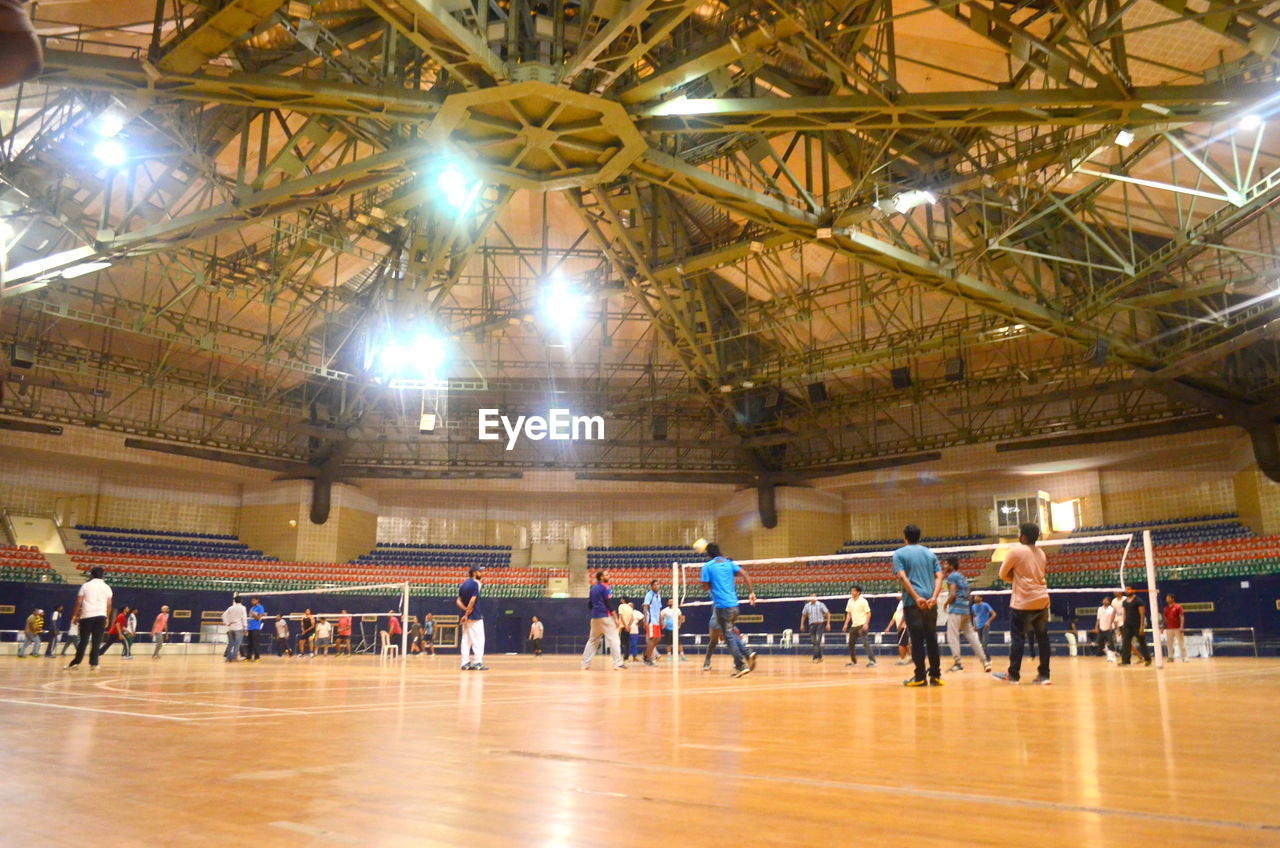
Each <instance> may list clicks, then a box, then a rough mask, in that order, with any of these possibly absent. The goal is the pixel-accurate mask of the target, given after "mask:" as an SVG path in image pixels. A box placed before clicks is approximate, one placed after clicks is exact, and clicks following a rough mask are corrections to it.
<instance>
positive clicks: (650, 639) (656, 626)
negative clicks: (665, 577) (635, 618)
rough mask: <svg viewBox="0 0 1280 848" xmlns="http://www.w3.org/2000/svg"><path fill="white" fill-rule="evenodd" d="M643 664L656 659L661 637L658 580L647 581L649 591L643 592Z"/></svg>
mask: <svg viewBox="0 0 1280 848" xmlns="http://www.w3.org/2000/svg"><path fill="white" fill-rule="evenodd" d="M644 621H645V631H644V638H645V642H644V664H645V665H653V664H654V662H655V661H656V660H657V659H658V642H659V641H661V639H662V593H661V592H659V591H658V581H657V580H650V581H649V591H647V592H645V593H644Z"/></svg>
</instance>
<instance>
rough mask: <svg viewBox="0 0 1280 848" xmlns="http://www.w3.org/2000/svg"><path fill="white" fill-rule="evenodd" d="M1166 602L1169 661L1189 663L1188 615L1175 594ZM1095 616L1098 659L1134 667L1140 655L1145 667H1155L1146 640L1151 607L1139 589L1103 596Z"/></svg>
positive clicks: (1129, 588)
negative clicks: (1134, 662)
mask: <svg viewBox="0 0 1280 848" xmlns="http://www.w3.org/2000/svg"><path fill="white" fill-rule="evenodd" d="M1164 598H1165V606H1164V613H1163V617H1164V630H1165V634H1166V635H1167V638H1168V645H1169V659H1170V660H1173V659H1181V660H1182V661H1183V662H1186V661H1187V637H1186V632H1185V631H1186V622H1187V614H1186V611H1185V610H1184V609H1183V607H1182V604H1180V603H1178V600H1177V598H1175V597H1174V596H1173V595H1172V594H1167V595H1165V596H1164ZM1094 616H1095V617H1094V625H1093V631H1092V632H1093V638H1094V649H1095V653H1096V654H1097V655H1098V656H1100V657H1103V656H1105V657H1106V658H1107V662H1112V663H1113V662H1117V661H1118V663H1119V664H1120V665H1131V664H1132V662H1133V654H1134V653H1135V652H1136V653H1137V655H1138V656H1139V657H1140V658H1141V659H1142V663H1143V665H1151V650H1150V648H1148V647H1147V639H1146V633H1147V605H1146V603H1145V602H1144V601H1143V599H1142V595H1141V593H1140V592H1138V590H1137V589H1136V588H1134V587H1133V586H1129V587H1128V588H1126V589H1125V590H1124V591H1122V592H1116V593H1115V594H1114V595H1103V596H1102V600H1101V601H1100V602H1099V603H1098V609H1097V612H1096V613H1095V614H1094Z"/></svg>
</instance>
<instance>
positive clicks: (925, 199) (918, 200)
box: [893, 189, 938, 214]
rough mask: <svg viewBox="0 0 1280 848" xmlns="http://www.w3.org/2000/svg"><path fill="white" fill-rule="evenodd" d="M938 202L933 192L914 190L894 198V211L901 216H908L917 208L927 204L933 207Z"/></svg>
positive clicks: (896, 195)
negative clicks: (907, 214) (908, 213)
mask: <svg viewBox="0 0 1280 848" xmlns="http://www.w3.org/2000/svg"><path fill="white" fill-rule="evenodd" d="M937 202H938V198H937V197H936V196H934V194H933V192H931V191H924V190H922V189H912V190H911V191H904V192H901V193H899V194H895V195H894V196H893V211H894V212H897V213H899V214H906V213H907V212H910V211H911V210H912V209H915V208H916V207H917V206H923V205H925V204H926V203H928V204H929V205H930V206H932V205H933V204H935V203H937Z"/></svg>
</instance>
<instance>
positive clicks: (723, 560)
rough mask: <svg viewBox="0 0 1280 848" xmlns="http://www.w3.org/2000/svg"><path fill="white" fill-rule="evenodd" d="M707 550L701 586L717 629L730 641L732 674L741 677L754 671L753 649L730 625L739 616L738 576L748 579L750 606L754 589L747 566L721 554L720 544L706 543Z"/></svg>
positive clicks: (754, 594)
mask: <svg viewBox="0 0 1280 848" xmlns="http://www.w3.org/2000/svg"><path fill="white" fill-rule="evenodd" d="M706 553H707V556H708V557H710V559H709V560H707V563H706V564H705V565H703V566H702V587H703V588H704V589H707V590H708V591H709V592H710V593H711V604H712V606H713V607H714V610H713V611H712V615H714V616H715V619H716V621H717V622H718V623H719V625H720V626H719V628H718V629H719V630H720V632H721V633H722V634H723V635H724V640H725V641H726V642H728V643H729V652H730V653H732V654H733V676H734V677H743V676H745V675H748V674H750V673H751V672H753V671H755V668H756V652H755V651H749V650H747V646H746V645H744V644H743V643H742V637H741V636H739V635H738V632H737V631H736V630H735V629H734V627H733V623H734V621H735V620H736V619H737V618H738V575H739V574H741V575H742V579H743V580H746V581H747V591H748V592H749V593H750V595H749V596H748V599H749V600H750V602H751V605H752V606H755V604H756V588H755V586H754V585H752V583H751V575H749V574H747V572H746V569H744V568H743V567H742V566H740V565H738V564H737V563H736V562H734V561H733V560H731V559H729V558H728V557H723V556H721V555H720V546H719V545H717V544H716V543H715V542H712V543H711V544H709V545H707V551H706Z"/></svg>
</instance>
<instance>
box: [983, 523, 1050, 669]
mask: <svg viewBox="0 0 1280 848" xmlns="http://www.w3.org/2000/svg"><path fill="white" fill-rule="evenodd" d="M1018 531H1019V532H1018V544H1016V545H1014V546H1013V547H1011V548H1010V549H1009V552H1008V553H1007V554H1006V555H1005V558H1004V562H1003V563H1002V564H1001V565H1000V579H1001V580H1003V581H1005V582H1006V583H1009V584H1010V585H1012V586H1013V597H1012V598H1011V599H1010V601H1009V635H1010V636H1011V637H1012V639H1013V643H1012V644H1011V645H1010V646H1009V671H1008V672H1001V671H998V672H995V673H994V674H993V675H992V677H994V678H996V679H997V680H1003V681H1004V682H1006V683H1018V682H1019V679H1020V678H1021V675H1022V652H1023V650H1024V648H1025V645H1026V642H1027V639H1028V636H1030V637H1031V638H1033V639H1035V640H1036V645H1037V647H1038V648H1039V651H1040V668H1039V673H1038V674H1037V675H1036V679H1035V680H1034V681H1032V682H1033V683H1035V684H1037V685H1039V686H1048V685H1049V585H1048V583H1047V582H1046V580H1045V573H1046V571H1047V570H1048V561H1047V558H1046V557H1045V555H1044V551H1042V550H1040V549H1039V548H1037V547H1036V541H1037V540H1039V538H1040V526H1039V525H1038V524H1033V523H1032V522H1030V521H1028V522H1027V523H1026V524H1023V525H1022V526H1021V527H1019V528H1018Z"/></svg>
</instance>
